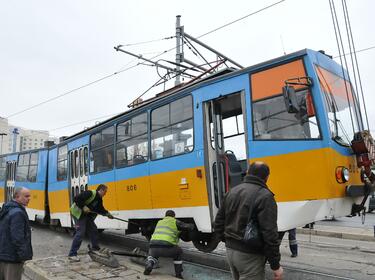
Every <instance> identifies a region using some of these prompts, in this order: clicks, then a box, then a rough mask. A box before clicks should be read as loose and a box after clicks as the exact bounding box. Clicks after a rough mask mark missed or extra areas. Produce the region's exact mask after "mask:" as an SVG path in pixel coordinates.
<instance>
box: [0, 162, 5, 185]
mask: <svg viewBox="0 0 375 280" xmlns="http://www.w3.org/2000/svg"><path fill="white" fill-rule="evenodd" d="M5 172H6V158H5V157H0V181H4V180H5Z"/></svg>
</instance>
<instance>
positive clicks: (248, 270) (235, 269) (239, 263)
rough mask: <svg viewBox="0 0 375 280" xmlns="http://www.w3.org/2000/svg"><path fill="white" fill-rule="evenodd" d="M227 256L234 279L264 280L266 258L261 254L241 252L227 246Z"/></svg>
mask: <svg viewBox="0 0 375 280" xmlns="http://www.w3.org/2000/svg"><path fill="white" fill-rule="evenodd" d="M227 258H228V263H229V267H230V271H231V272H232V277H233V279H234V280H245V279H251V280H264V279H265V265H266V259H265V257H264V256H262V255H257V254H249V253H243V252H240V251H236V250H233V249H231V248H228V247H227Z"/></svg>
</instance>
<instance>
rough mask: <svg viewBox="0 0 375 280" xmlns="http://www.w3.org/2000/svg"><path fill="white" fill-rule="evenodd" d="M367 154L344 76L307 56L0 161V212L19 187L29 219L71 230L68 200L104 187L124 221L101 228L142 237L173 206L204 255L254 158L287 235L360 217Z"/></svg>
mask: <svg viewBox="0 0 375 280" xmlns="http://www.w3.org/2000/svg"><path fill="white" fill-rule="evenodd" d="M353 143H354V144H353ZM374 158H375V150H374V142H373V140H372V138H371V136H370V135H369V133H367V132H366V131H364V125H363V117H362V114H361V110H360V106H359V103H358V97H357V95H356V93H355V92H354V89H353V87H352V85H351V84H350V81H349V78H348V73H347V72H346V71H344V70H343V68H342V67H341V66H340V65H338V64H337V63H336V62H335V61H333V59H332V58H331V57H329V56H327V55H326V54H325V53H324V52H321V51H313V50H309V49H305V50H301V51H298V52H295V53H292V54H288V55H284V56H282V57H279V58H276V59H273V60H270V61H266V62H263V63H260V64H257V65H254V66H251V67H248V68H244V69H241V70H233V69H226V70H223V71H220V72H217V73H216V74H214V75H211V76H209V77H206V78H204V79H200V80H195V81H193V82H191V83H186V84H183V85H182V86H179V87H176V88H173V89H171V90H168V91H167V92H164V93H161V94H159V95H157V96H155V97H153V98H151V99H149V100H146V101H144V102H142V103H141V104H139V105H138V106H136V107H134V108H132V109H131V110H129V111H127V112H124V113H123V114H120V115H117V116H115V117H113V118H111V119H109V120H107V121H104V122H102V123H100V124H98V125H96V126H94V127H91V128H90V129H87V130H85V131H82V132H80V133H77V134H75V135H72V136H70V137H69V138H67V139H65V140H64V141H62V142H61V143H59V144H58V145H54V146H52V147H50V148H47V149H41V150H34V151H31V152H26V153H16V154H10V155H5V156H2V157H0V201H1V202H0V205H1V204H2V202H4V201H6V200H8V199H9V198H10V194H11V190H12V188H14V186H25V187H28V188H29V189H31V192H32V199H31V202H30V206H29V208H28V209H27V211H28V214H29V217H30V219H36V218H37V217H38V216H40V217H41V218H43V219H44V220H45V221H47V222H49V223H51V224H58V225H60V226H62V227H68V228H69V227H71V226H72V219H71V216H70V213H69V207H70V205H71V203H72V199H73V197H74V196H75V195H77V194H78V193H80V192H81V191H83V190H87V189H94V188H96V186H98V185H99V184H102V183H104V184H106V185H108V187H109V190H108V192H107V195H106V196H105V197H104V205H105V207H106V208H107V209H108V210H109V211H111V213H113V215H114V216H115V217H118V218H121V219H126V220H129V221H131V222H132V223H128V224H127V223H123V222H120V221H118V220H108V219H107V218H106V217H98V219H97V220H96V223H97V225H98V228H102V229H108V228H117V229H125V232H126V233H138V232H141V233H142V234H143V235H144V236H146V237H150V236H151V234H152V232H153V229H154V227H155V225H156V222H157V221H158V220H159V219H161V218H162V217H163V216H164V214H165V211H166V210H168V209H173V210H174V211H175V212H176V217H177V218H179V219H182V220H184V221H185V222H191V223H194V224H195V226H196V229H197V230H196V231H195V232H194V233H192V234H188V235H186V236H183V239H184V240H186V241H193V243H194V245H195V246H196V247H197V248H198V249H199V250H202V251H212V250H213V249H215V247H216V246H217V244H218V242H219V241H218V240H217V238H215V235H214V233H213V232H212V224H213V221H214V219H215V215H216V213H217V211H218V209H219V207H220V205H221V203H222V201H223V197H224V195H225V193H226V192H227V191H228V190H229V189H231V188H233V187H235V186H236V185H237V184H239V183H240V182H241V180H242V177H243V176H244V174H245V172H246V169H247V166H248V165H249V164H250V163H251V162H254V161H264V162H266V163H267V164H268V165H269V166H270V170H271V176H270V178H269V181H268V185H269V187H270V189H271V190H272V192H273V193H274V194H275V199H276V201H277V204H278V228H279V230H280V231H284V230H288V229H291V228H295V227H298V226H302V225H305V224H307V223H311V222H314V221H318V220H322V219H326V218H332V217H338V216H345V215H350V214H354V213H356V212H358V211H360V210H362V208H363V204H364V201H365V200H366V198H367V196H368V194H369V192H370V191H369V189H370V188H371V182H372V183H373V181H374V174H373V173H371V169H370V168H371V165H374ZM36 159H38V160H36ZM26 169H27V171H26ZM35 170H36V171H35ZM369 170H370V171H369ZM35 173H36V174H37V175H36V177H35V176H32V175H33V174H35ZM25 174H27V175H25ZM25 176H26V177H25ZM21 179H22V180H21ZM368 181H370V183H369V182H368Z"/></svg>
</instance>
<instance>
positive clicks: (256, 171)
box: [214, 162, 283, 280]
mask: <svg viewBox="0 0 375 280" xmlns="http://www.w3.org/2000/svg"><path fill="white" fill-rule="evenodd" d="M269 175H270V171H269V167H268V166H267V165H266V164H265V163H263V162H255V163H252V164H251V165H250V166H249V169H248V170H247V176H245V178H244V181H243V183H242V184H240V185H237V186H236V187H234V188H232V189H231V190H230V191H229V192H228V193H227V194H226V195H225V197H224V200H223V203H222V205H221V207H220V209H219V211H218V213H217V216H216V219H215V226H214V228H215V232H216V233H217V234H218V236H219V237H221V239H222V240H225V246H226V250H227V258H228V262H229V266H230V269H231V272H232V277H233V279H235V280H238V279H240V280H243V279H252V280H264V279H265V263H266V261H268V262H269V264H270V266H271V269H272V270H273V274H274V279H275V280H280V279H282V274H283V268H282V267H281V266H280V250H279V247H280V243H279V239H278V232H277V205H276V201H275V199H274V195H273V193H272V192H271V191H270V190H269V189H268V187H267V185H266V183H267V180H268V177H269ZM251 209H252V213H253V215H252V217H255V219H256V220H257V222H258V225H259V231H260V233H261V236H262V238H263V242H261V244H257V245H254V246H250V245H247V244H246V243H245V242H244V241H243V236H244V232H245V228H246V224H247V222H248V219H249V212H250V211H251Z"/></svg>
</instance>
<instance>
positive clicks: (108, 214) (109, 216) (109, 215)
mask: <svg viewBox="0 0 375 280" xmlns="http://www.w3.org/2000/svg"><path fill="white" fill-rule="evenodd" d="M106 216H107V217H108V219H113V218H114V217H113V215H112V214H111V213H109V212H108V213H107V215H106Z"/></svg>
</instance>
